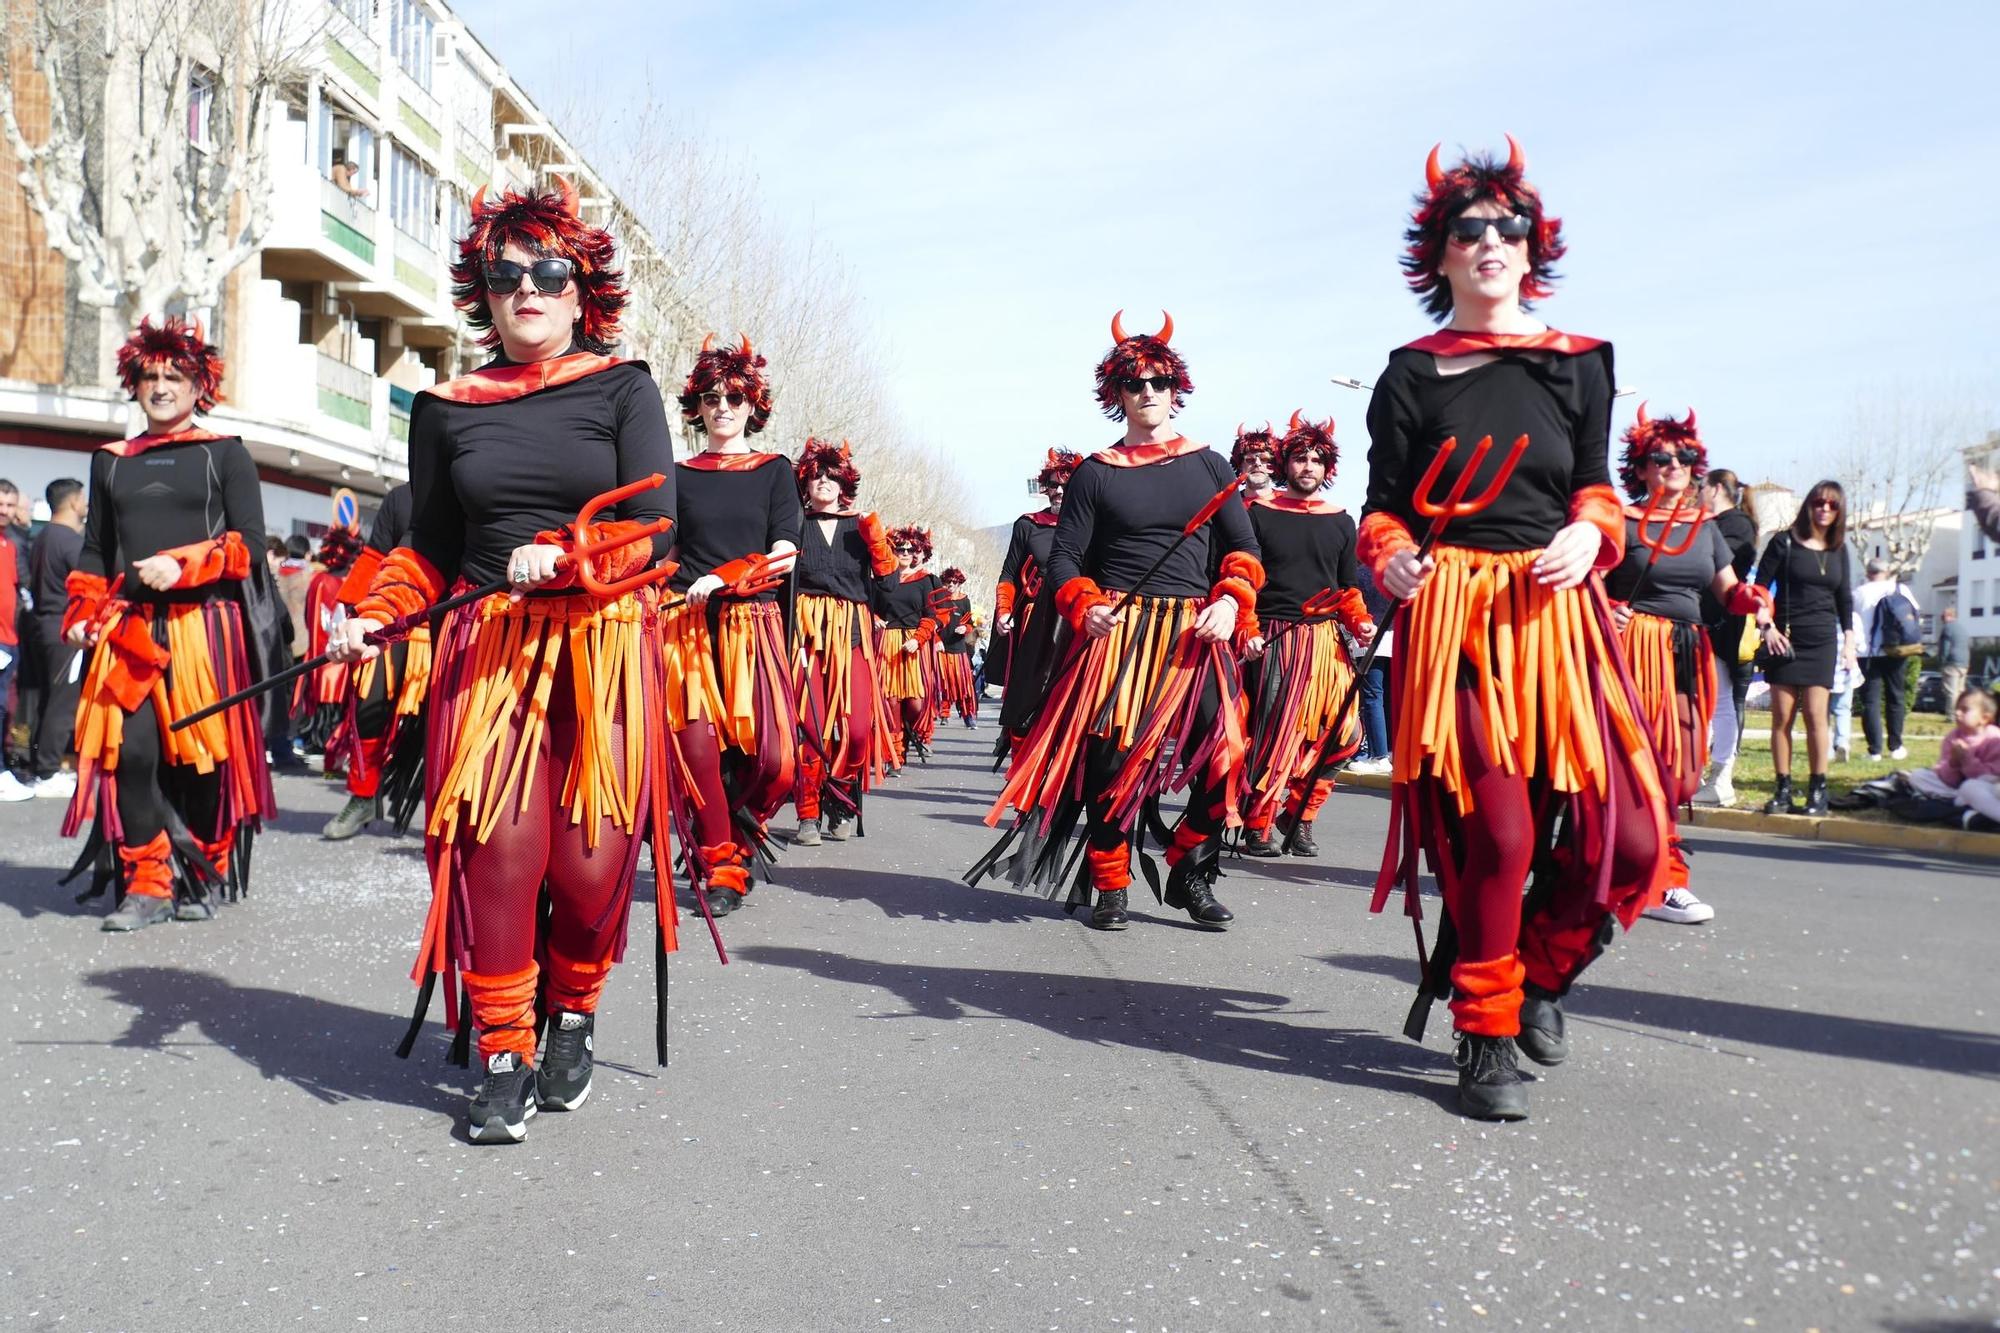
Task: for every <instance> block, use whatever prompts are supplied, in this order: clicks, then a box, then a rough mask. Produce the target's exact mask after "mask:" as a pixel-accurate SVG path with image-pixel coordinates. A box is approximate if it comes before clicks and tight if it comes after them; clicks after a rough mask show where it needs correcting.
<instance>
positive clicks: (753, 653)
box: [659, 600, 797, 755]
mask: <svg viewBox="0 0 2000 1333" xmlns="http://www.w3.org/2000/svg"><path fill="white" fill-rule="evenodd" d="M711 613H713V614H711ZM659 638H660V652H661V658H662V666H663V670H664V672H665V683H666V689H665V695H666V709H667V712H666V721H667V725H668V726H669V727H670V728H672V729H673V730H674V731H676V732H678V731H681V730H683V729H685V728H686V727H687V726H688V725H689V724H690V723H693V722H708V723H710V724H712V725H713V726H714V727H715V732H716V735H717V737H718V738H720V741H721V743H722V744H723V745H724V746H725V747H727V748H730V749H734V750H739V751H741V752H743V753H744V754H752V755H754V754H756V753H757V751H758V741H759V737H760V736H761V735H762V734H763V731H764V729H767V728H771V727H789V728H790V732H788V734H791V733H795V732H796V730H797V714H796V712H795V710H794V709H793V707H792V703H791V673H790V670H789V663H788V656H789V655H788V654H787V653H786V651H785V626H784V616H783V613H782V612H781V611H780V610H779V608H778V604H777V603H776V602H737V601H730V602H721V601H718V600H711V601H710V603H709V604H708V605H706V606H702V607H693V606H689V605H687V604H686V603H685V602H683V603H682V604H681V605H679V606H676V607H674V608H673V609H671V610H669V611H665V612H662V613H661V615H660V631H659Z"/></svg>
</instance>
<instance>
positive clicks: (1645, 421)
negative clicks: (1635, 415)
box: [1639, 398, 1653, 430]
mask: <svg viewBox="0 0 2000 1333" xmlns="http://www.w3.org/2000/svg"><path fill="white" fill-rule="evenodd" d="M1652 424H1653V419H1652V418H1651V417H1649V416H1647V415H1646V400H1645V399H1643V398H1642V399H1640V400H1639V429H1640V430H1644V429H1646V428H1647V427H1648V426H1650V425H1652Z"/></svg>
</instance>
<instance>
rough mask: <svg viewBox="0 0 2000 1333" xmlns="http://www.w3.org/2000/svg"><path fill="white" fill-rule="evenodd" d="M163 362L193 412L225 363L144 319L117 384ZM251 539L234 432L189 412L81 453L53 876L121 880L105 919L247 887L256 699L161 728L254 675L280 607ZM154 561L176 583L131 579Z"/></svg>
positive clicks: (174, 909) (204, 909)
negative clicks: (72, 771)
mask: <svg viewBox="0 0 2000 1333" xmlns="http://www.w3.org/2000/svg"><path fill="white" fill-rule="evenodd" d="M162 367H171V368H172V370H173V371H174V372H177V373H178V374H179V375H181V376H183V377H184V378H185V379H186V380H187V381H188V382H190V383H191V385H192V388H193V394H194V411H196V412H203V413H205V412H208V411H210V410H211V409H213V408H214V406H215V402H216V399H217V397H218V396H219V389H220V385H221V381H222V361H221V358H220V356H219V355H218V354H217V352H216V349H215V348H214V347H212V346H210V345H209V344H208V343H207V342H206V341H205V340H204V339H203V337H202V331H201V326H200V325H199V324H191V323H185V322H183V321H181V320H179V319H168V320H166V321H165V322H164V323H162V324H160V325H157V326H156V325H154V324H153V322H152V321H151V320H150V319H143V320H141V321H140V322H139V328H138V331H137V332H135V333H134V334H133V335H132V336H131V337H130V338H128V339H127V340H126V342H125V344H124V345H123V346H122V347H120V348H119V349H118V379H119V382H120V383H121V384H122V385H123V386H124V388H125V391H126V393H128V394H129V395H130V396H131V397H132V398H133V400H134V401H137V400H138V399H139V396H140V385H141V382H142V381H144V380H146V379H147V378H148V377H149V375H152V374H156V373H165V372H164V370H162V369H161V368H162ZM263 536H264V506H263V499H262V495H261V493H260V491H259V488H258V483H257V468H256V465H255V464H254V463H252V462H251V460H250V454H249V451H248V450H246V449H245V448H244V447H243V442H242V441H241V440H240V439H237V438H235V437H233V436H223V435H216V434H213V433H211V432H209V431H205V430H201V429H199V428H196V427H193V426H191V425H190V426H186V427H183V428H181V429H178V430H173V431H170V432H163V433H155V432H152V431H148V432H146V433H144V434H141V435H138V436H135V437H134V438H132V439H129V440H118V441H114V442H113V443H111V444H107V445H105V446H104V447H103V448H101V449H99V450H98V451H97V452H96V454H94V455H93V456H92V458H91V462H90V514H89V518H88V520H87V521H86V523H85V525H84V532H83V555H82V558H81V559H80V560H79V561H78V564H77V568H76V569H75V570H73V571H72V572H71V573H70V575H69V577H68V580H67V582H66V585H65V586H66V589H67V592H68V605H67V607H66V608H65V610H64V613H63V618H62V632H63V635H64V637H65V638H68V637H69V636H70V633H71V631H72V630H73V629H75V628H76V627H77V626H80V625H81V626H85V627H86V628H87V637H88V639H89V641H90V642H92V643H94V644H95V645H96V646H95V647H94V648H93V649H92V650H91V655H90V662H89V666H88V668H87V669H86V671H85V672H84V676H83V683H82V689H81V693H80V696H79V699H78V702H77V713H76V759H77V772H76V777H77V783H76V793H75V795H74V796H73V797H72V798H71V800H70V803H69V808H68V811H67V813H66V814H65V816H64V819H63V835H64V836H65V837H73V836H75V835H76V834H77V833H78V832H79V831H81V830H82V829H84V828H85V827H86V826H88V827H89V829H90V837H89V840H88V841H87V843H86V844H85V848H84V852H83V855H82V856H81V857H79V858H78V860H77V863H76V865H75V867H74V868H73V869H72V870H71V871H70V874H69V876H67V877H66V878H65V882H68V880H69V879H73V878H75V877H76V876H77V875H79V874H81V873H82V872H83V871H84V870H85V869H89V870H91V872H92V877H91V886H90V888H89V889H88V890H87V891H86V892H85V893H84V895H83V896H84V898H91V897H95V896H97V895H98V894H101V893H103V892H105V891H106V890H107V889H113V888H115V890H116V893H115V899H116V902H115V904H114V906H115V910H114V911H113V912H112V913H111V915H110V916H108V917H106V918H105V921H104V928H105V929H106V930H138V929H140V928H142V927H145V926H149V925H152V924H155V923H156V922H160V921H164V920H167V919H168V918H170V917H175V918H179V919H181V920H184V921H186V920H197V921H198V920H204V919H206V918H208V917H212V916H213V915H214V914H215V908H216V905H217V903H218V902H220V901H222V900H225V899H227V900H232V901H233V900H234V899H236V898H237V897H239V896H241V894H242V893H243V892H244V891H245V890H246V889H247V887H248V883H249V875H250V850H251V843H252V840H253V839H254V837H255V835H256V833H257V831H258V830H259V829H260V828H261V827H262V826H263V821H264V820H266V819H269V818H271V817H272V816H274V815H275V814H276V813H277V806H276V802H275V800H274V798H273V796H272V792H271V777H270V773H269V770H268V769H267V767H266V765H265V757H264V736H263V727H262V725H261V722H260V720H259V717H258V713H257V707H256V705H255V704H254V703H246V704H241V705H238V706H236V707H234V708H230V709H228V710H227V711H225V712H222V713H220V714H218V715H216V716H213V717H210V718H207V719H206V720H204V721H203V722H201V723H199V724H197V725H195V726H193V727H189V728H186V729H184V730H181V731H175V730H173V729H172V723H173V721H174V720H175V719H176V718H180V717H185V716H187V715H189V714H190V713H193V712H196V711H197V710H199V709H201V708H203V707H205V706H206V705H208V704H211V703H214V702H215V701H216V700H218V699H220V698H221V697H222V696H224V695H226V694H231V693H234V692H235V691H237V690H239V689H242V688H244V687H245V686H247V685H249V684H250V683H251V682H252V681H253V680H254V679H256V678H258V677H259V676H261V675H262V674H263V671H262V663H261V661H260V656H259V655H260V652H261V649H262V645H263V643H264V642H265V641H266V640H265V639H263V638H260V637H259V635H258V632H257V626H258V625H266V626H268V624H269V623H270V622H271V619H272V618H273V617H274V616H275V615H276V614H277V608H276V606H275V601H274V594H273V593H272V592H271V590H270V589H269V587H268V586H267V585H263V584H259V583H258V582H257V580H259V579H261V578H263V577H265V576H264V568H265V567H264V560H263V554H262V546H263ZM157 556H164V557H169V558H171V559H172V560H173V561H174V562H175V563H176V564H177V565H178V567H179V571H180V572H179V576H178V578H176V579H175V581H174V583H173V586H172V587H170V588H166V589H154V588H150V587H148V586H146V584H145V583H144V582H143V581H142V580H141V578H140V575H139V572H138V568H137V567H138V566H139V564H140V563H141V562H143V561H145V560H146V559H147V558H149V557H157ZM260 611H261V612H262V614H260Z"/></svg>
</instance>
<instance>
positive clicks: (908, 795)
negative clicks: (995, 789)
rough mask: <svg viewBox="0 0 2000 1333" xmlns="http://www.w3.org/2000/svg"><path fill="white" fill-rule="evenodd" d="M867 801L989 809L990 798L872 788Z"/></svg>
mask: <svg viewBox="0 0 2000 1333" xmlns="http://www.w3.org/2000/svg"><path fill="white" fill-rule="evenodd" d="M868 800H869V801H871V802H873V801H882V800H889V801H945V802H948V803H951V804H955V805H977V806H987V807H990V806H991V805H992V804H993V798H992V797H991V796H976V795H972V794H969V793H966V792H956V791H939V790H937V789H936V788H935V787H892V786H881V787H872V788H870V789H869V792H868Z"/></svg>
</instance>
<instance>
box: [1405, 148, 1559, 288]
mask: <svg viewBox="0 0 2000 1333" xmlns="http://www.w3.org/2000/svg"><path fill="white" fill-rule="evenodd" d="M1442 146H1443V145H1438V146H1437V147H1433V148H1432V149H1431V155H1430V160H1429V161H1427V162H1425V163H1424V191H1423V193H1422V194H1420V195H1418V196H1417V211H1416V213H1415V214H1414V215H1413V216H1412V217H1411V219H1410V228H1409V230H1408V231H1406V232H1404V233H1403V240H1404V241H1405V242H1406V245H1407V248H1406V249H1405V250H1404V252H1403V274H1404V276H1405V277H1406V278H1407V279H1408V280H1409V284H1410V289H1411V290H1412V291H1414V292H1416V293H1417V294H1418V295H1419V296H1422V297H1423V298H1424V310H1425V311H1426V312H1427V313H1428V314H1429V315H1430V317H1431V318H1432V319H1434V320H1436V321H1438V322H1439V323H1443V322H1444V319H1445V317H1446V316H1448V315H1450V314H1451V283H1450V282H1449V281H1447V280H1446V278H1445V276H1444V254H1445V247H1446V246H1448V245H1450V244H1451V239H1450V234H1449V230H1448V229H1449V227H1450V225H1451V220H1452V219H1453V218H1455V217H1457V216H1458V215H1459V214H1460V213H1463V212H1464V211H1465V210H1466V209H1468V208H1470V207H1472V206H1473V205H1474V204H1477V203H1481V202H1483V201H1486V200H1492V201H1493V202H1495V203H1499V204H1504V205H1505V206H1506V207H1508V208H1511V209H1512V210H1514V211H1515V212H1516V213H1519V214H1521V215H1522V216H1523V217H1526V218H1527V219H1529V221H1531V222H1532V223H1534V226H1533V228H1532V229H1531V230H1530V231H1529V232H1528V274H1527V276H1526V277H1525V278H1523V279H1522V280H1521V304H1522V306H1523V307H1526V306H1528V305H1529V304H1530V303H1531V302H1533V301H1538V300H1540V299H1541V298H1543V297H1545V296H1547V295H1548V294H1549V293H1551V292H1553V291H1554V290H1555V281H1556V270H1555V263H1556V261H1557V260H1558V259H1561V258H1562V257H1563V252H1564V251H1565V250H1566V249H1568V247H1567V246H1565V245H1564V244H1563V239H1562V219H1561V218H1552V217H1549V216H1548V215H1547V214H1546V213H1545V212H1543V210H1542V196H1541V193H1540V192H1539V191H1538V190H1536V189H1535V187H1534V186H1532V185H1530V184H1529V183H1528V177H1527V169H1528V160H1527V157H1526V156H1525V155H1524V154H1523V153H1522V152H1521V145H1520V144H1519V143H1518V142H1516V141H1515V138H1514V136H1513V135H1511V134H1510V135H1508V136H1507V160H1506V161H1505V162H1500V161H1498V160H1496V159H1495V158H1494V157H1493V156H1492V155H1491V154H1490V153H1489V154H1485V155H1482V156H1479V157H1467V158H1464V159H1462V160H1460V162H1459V164H1458V165H1457V166H1455V167H1453V168H1452V169H1451V170H1450V171H1446V170H1444V169H1443V168H1442V167H1440V166H1439V165H1438V149H1439V148H1441V147H1442Z"/></svg>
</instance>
